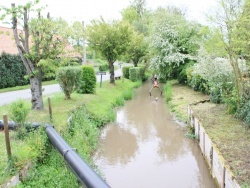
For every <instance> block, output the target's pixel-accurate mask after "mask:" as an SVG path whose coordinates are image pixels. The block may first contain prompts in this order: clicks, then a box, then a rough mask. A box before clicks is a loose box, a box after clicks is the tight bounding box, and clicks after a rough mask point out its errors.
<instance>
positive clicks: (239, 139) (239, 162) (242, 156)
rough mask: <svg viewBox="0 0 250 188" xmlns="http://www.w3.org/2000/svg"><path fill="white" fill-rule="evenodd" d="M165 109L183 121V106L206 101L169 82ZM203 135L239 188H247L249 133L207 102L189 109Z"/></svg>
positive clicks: (221, 107) (223, 109) (249, 178)
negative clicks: (226, 165)
mask: <svg viewBox="0 0 250 188" xmlns="http://www.w3.org/2000/svg"><path fill="white" fill-rule="evenodd" d="M172 90H173V97H172V100H171V101H170V103H169V105H170V106H171V108H172V109H173V112H174V113H175V114H176V115H177V117H179V118H181V119H182V120H184V121H187V106H188V104H192V103H195V102H198V101H202V100H205V99H208V98H209V97H208V96H206V95H203V94H201V93H199V92H195V91H193V90H192V89H191V88H189V87H187V86H183V85H180V84H178V83H177V82H172ZM192 109H193V110H194V112H195V115H196V116H197V117H198V118H199V119H200V120H201V122H202V124H203V126H204V128H205V129H206V132H207V133H208V135H209V136H210V138H211V139H212V140H213V142H214V143H215V144H216V145H217V147H218V148H219V150H220V152H221V153H222V155H223V157H224V159H225V160H226V162H227V164H228V165H229V166H230V168H231V170H232V172H233V173H234V175H235V177H236V180H237V181H238V182H239V183H240V185H241V186H242V187H250V129H247V128H246V126H245V125H244V123H243V122H241V121H239V120H237V119H235V118H234V117H233V116H232V115H230V114H228V113H227V110H226V107H225V106H224V105H221V104H214V103H210V102H206V103H201V104H198V105H194V106H192Z"/></svg>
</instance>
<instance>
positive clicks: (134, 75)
mask: <svg viewBox="0 0 250 188" xmlns="http://www.w3.org/2000/svg"><path fill="white" fill-rule="evenodd" d="M140 70H141V68H140V67H133V68H130V69H129V79H130V80H131V81H133V82H136V81H137V80H139V79H141V77H140Z"/></svg>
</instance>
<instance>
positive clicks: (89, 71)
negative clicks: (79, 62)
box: [77, 65, 96, 93]
mask: <svg viewBox="0 0 250 188" xmlns="http://www.w3.org/2000/svg"><path fill="white" fill-rule="evenodd" d="M95 87H96V76H95V71H94V68H93V67H92V66H89V65H84V66H82V78H81V85H80V87H79V89H78V90H77V92H78V93H94V92H95Z"/></svg>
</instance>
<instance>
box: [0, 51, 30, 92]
mask: <svg viewBox="0 0 250 188" xmlns="http://www.w3.org/2000/svg"><path fill="white" fill-rule="evenodd" d="M26 74H27V73H26V69H25V66H24V65H23V62H22V60H21V57H20V56H19V55H10V54H6V53H2V54H1V55H0V75H1V76H0V89H1V88H7V87H14V86H21V85H26V84H28V83H29V80H27V79H25V78H24V76H25V75H26Z"/></svg>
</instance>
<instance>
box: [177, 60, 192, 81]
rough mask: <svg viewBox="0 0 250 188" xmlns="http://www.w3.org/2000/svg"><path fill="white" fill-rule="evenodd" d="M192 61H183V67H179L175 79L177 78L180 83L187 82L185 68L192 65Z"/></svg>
mask: <svg viewBox="0 0 250 188" xmlns="http://www.w3.org/2000/svg"><path fill="white" fill-rule="evenodd" d="M194 63H195V62H194V61H192V60H191V61H188V62H187V63H185V65H184V66H183V68H182V69H181V71H180V73H179V74H178V76H177V79H178V81H179V83H180V84H187V82H188V76H187V69H188V68H189V67H190V66H193V65H194Z"/></svg>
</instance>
